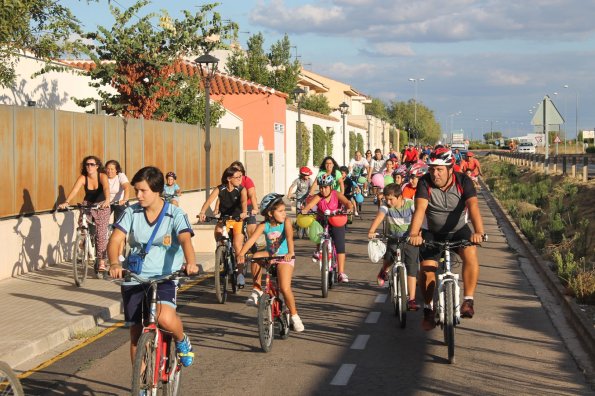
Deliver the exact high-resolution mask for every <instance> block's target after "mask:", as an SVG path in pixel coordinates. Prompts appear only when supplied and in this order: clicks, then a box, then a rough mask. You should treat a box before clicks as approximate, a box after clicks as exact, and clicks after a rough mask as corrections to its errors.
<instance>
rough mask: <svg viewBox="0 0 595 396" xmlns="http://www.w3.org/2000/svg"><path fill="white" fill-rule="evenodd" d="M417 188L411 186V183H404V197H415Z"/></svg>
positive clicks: (402, 190)
mask: <svg viewBox="0 0 595 396" xmlns="http://www.w3.org/2000/svg"><path fill="white" fill-rule="evenodd" d="M415 190H416V189H415V188H413V187H412V186H411V183H406V184H404V185H403V188H402V189H401V192H402V195H403V198H408V199H415Z"/></svg>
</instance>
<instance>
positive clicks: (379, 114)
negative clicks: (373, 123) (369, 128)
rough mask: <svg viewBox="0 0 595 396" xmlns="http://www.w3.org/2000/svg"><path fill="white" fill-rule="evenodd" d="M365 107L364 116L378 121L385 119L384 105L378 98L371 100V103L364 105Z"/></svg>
mask: <svg viewBox="0 0 595 396" xmlns="http://www.w3.org/2000/svg"><path fill="white" fill-rule="evenodd" d="M365 106H366V114H370V115H373V116H375V117H376V118H380V119H383V118H386V117H387V116H388V112H387V109H386V104H385V103H384V102H383V101H382V100H380V99H378V98H372V102H371V103H366V104H365Z"/></svg>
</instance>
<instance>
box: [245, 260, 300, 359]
mask: <svg viewBox="0 0 595 396" xmlns="http://www.w3.org/2000/svg"><path fill="white" fill-rule="evenodd" d="M284 257H285V256H273V257H258V258H253V259H252V261H255V262H257V263H258V264H259V265H260V267H261V268H263V269H265V270H266V277H265V281H264V293H262V295H261V296H260V298H259V300H258V338H259V339H260V346H261V347H262V350H263V351H265V352H270V351H271V349H272V347H273V339H274V338H275V327H276V328H277V329H278V333H279V336H280V337H281V339H282V340H285V339H287V337H289V323H290V317H291V314H290V313H289V309H288V308H287V305H285V301H284V300H283V294H281V293H280V291H279V287H278V280H277V264H278V263H279V262H280V261H283V260H284ZM293 258H295V257H292V259H293Z"/></svg>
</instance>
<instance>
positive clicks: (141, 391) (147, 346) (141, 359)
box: [131, 331, 158, 396]
mask: <svg viewBox="0 0 595 396" xmlns="http://www.w3.org/2000/svg"><path fill="white" fill-rule="evenodd" d="M156 352H157V346H156V345H155V333H154V332H153V331H150V332H147V333H143V334H142V335H141V336H140V338H139V340H138V344H137V346H136V355H135V356H134V365H133V367H132V392H131V394H132V395H135V396H136V395H145V394H151V392H152V390H153V389H154V388H155V387H156V386H157V383H158V382H157V378H156V376H155V372H156V371H155V355H156Z"/></svg>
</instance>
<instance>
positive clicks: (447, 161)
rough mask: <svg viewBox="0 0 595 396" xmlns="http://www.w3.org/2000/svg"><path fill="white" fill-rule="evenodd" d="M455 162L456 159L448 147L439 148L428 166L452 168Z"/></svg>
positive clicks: (432, 154) (431, 155) (433, 153)
mask: <svg viewBox="0 0 595 396" xmlns="http://www.w3.org/2000/svg"><path fill="white" fill-rule="evenodd" d="M454 162H455V157H454V155H452V151H450V150H449V149H447V148H446V147H439V148H437V149H436V150H434V151H432V153H431V154H430V161H429V162H428V165H430V166H431V165H442V166H452V165H453V164H454Z"/></svg>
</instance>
